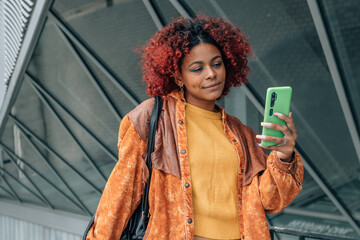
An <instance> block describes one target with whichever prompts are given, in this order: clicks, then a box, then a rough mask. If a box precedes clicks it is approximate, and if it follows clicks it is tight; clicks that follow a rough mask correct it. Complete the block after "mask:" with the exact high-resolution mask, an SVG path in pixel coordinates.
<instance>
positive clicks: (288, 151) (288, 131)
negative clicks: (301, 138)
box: [256, 113, 297, 162]
mask: <svg viewBox="0 0 360 240" xmlns="http://www.w3.org/2000/svg"><path fill="white" fill-rule="evenodd" d="M274 115H275V116H277V117H278V118H280V119H282V120H284V121H285V122H286V124H287V126H286V125H281V124H276V123H264V122H262V123H261V126H264V127H267V128H272V129H275V130H279V131H281V132H283V133H284V137H283V138H279V137H272V136H266V135H256V138H257V139H260V140H265V141H269V142H274V143H278V145H276V146H270V147H264V146H261V144H260V145H259V146H261V147H262V148H265V149H269V150H275V151H276V153H277V156H278V157H279V158H280V159H281V160H282V161H285V162H290V161H291V160H292V154H293V152H294V148H295V141H296V139H297V134H296V128H295V125H294V121H293V119H292V117H291V116H292V113H290V114H289V116H286V115H285V114H281V113H274Z"/></svg>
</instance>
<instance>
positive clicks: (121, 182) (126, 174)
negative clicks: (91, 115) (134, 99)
mask: <svg viewBox="0 0 360 240" xmlns="http://www.w3.org/2000/svg"><path fill="white" fill-rule="evenodd" d="M146 147H147V143H146V142H145V141H143V140H142V139H141V138H140V137H139V134H138V133H137V132H136V130H135V127H134V125H133V124H132V123H131V121H130V119H129V117H128V116H126V117H124V118H123V120H122V122H121V125H120V130H119V138H118V150H119V157H118V162H117V163H116V165H115V167H114V168H113V170H112V172H111V174H110V177H109V179H108V181H107V183H106V185H105V188H104V191H103V193H102V196H101V199H100V202H99V205H98V207H97V210H96V215H95V221H94V224H93V226H92V227H91V228H90V230H89V234H88V236H87V238H86V239H87V240H97V239H101V240H105V239H120V236H121V234H122V231H123V230H124V228H125V226H126V225H127V223H128V220H129V219H130V217H131V215H132V213H133V212H134V211H135V209H136V207H137V206H138V205H139V203H140V201H141V196H142V193H143V189H144V186H145V182H146V180H147V178H148V169H147V167H146V163H145V159H144V156H145V154H146Z"/></svg>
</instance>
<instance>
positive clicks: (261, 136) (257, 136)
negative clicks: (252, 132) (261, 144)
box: [256, 135, 265, 140]
mask: <svg viewBox="0 0 360 240" xmlns="http://www.w3.org/2000/svg"><path fill="white" fill-rule="evenodd" d="M256 138H258V139H263V140H264V139H265V136H264V135H256Z"/></svg>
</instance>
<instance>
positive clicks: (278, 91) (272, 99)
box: [261, 86, 292, 147]
mask: <svg viewBox="0 0 360 240" xmlns="http://www.w3.org/2000/svg"><path fill="white" fill-rule="evenodd" d="M291 95H292V88H291V87H288V86H287V87H271V88H268V90H267V92H266V102H265V112H264V122H271V123H278V124H282V125H286V122H285V121H284V120H282V119H280V118H278V117H277V116H275V115H274V113H275V112H278V113H282V114H285V115H287V116H289V112H290V102H291ZM262 135H267V136H273V137H280V138H282V137H284V133H283V132H281V131H278V130H275V129H271V128H267V127H263V128H262ZM261 145H262V146H265V147H268V146H275V145H278V144H277V143H274V142H269V141H264V140H261Z"/></svg>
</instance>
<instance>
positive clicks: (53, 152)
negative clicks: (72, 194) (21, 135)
mask: <svg viewBox="0 0 360 240" xmlns="http://www.w3.org/2000/svg"><path fill="white" fill-rule="evenodd" d="M9 117H10V118H11V119H12V120H13V121H14V122H15V124H16V125H17V126H18V127H19V128H20V129H21V130H23V131H24V132H25V133H26V134H27V135H29V136H30V137H31V138H34V139H35V140H36V141H37V142H38V143H39V144H40V145H41V146H42V147H43V148H45V149H46V150H47V151H49V152H50V153H51V154H53V155H54V156H55V157H56V158H57V159H59V160H60V161H62V162H63V163H64V164H65V165H66V166H68V167H69V168H70V169H71V170H72V171H73V172H74V173H76V174H77V175H78V176H79V177H80V178H82V179H83V180H84V181H85V182H86V183H88V184H89V185H90V186H91V187H92V188H93V189H94V190H95V192H96V193H97V194H99V195H101V190H100V189H99V188H97V187H96V186H95V185H94V184H93V183H91V181H90V180H89V179H87V178H86V177H85V176H84V175H83V174H82V173H81V172H79V171H78V170H76V169H75V168H74V167H73V166H72V165H71V164H70V163H69V162H68V161H66V160H65V159H64V158H63V157H61V156H60V154H59V153H57V152H56V151H55V150H53V149H52V148H50V147H49V146H48V145H47V144H46V143H45V142H44V141H43V140H41V139H40V138H39V137H38V136H37V135H36V134H35V133H34V132H32V131H31V130H30V129H29V128H28V127H27V126H25V124H24V123H22V122H21V121H20V120H18V119H17V118H16V117H15V116H13V115H11V114H10V115H9Z"/></svg>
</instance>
